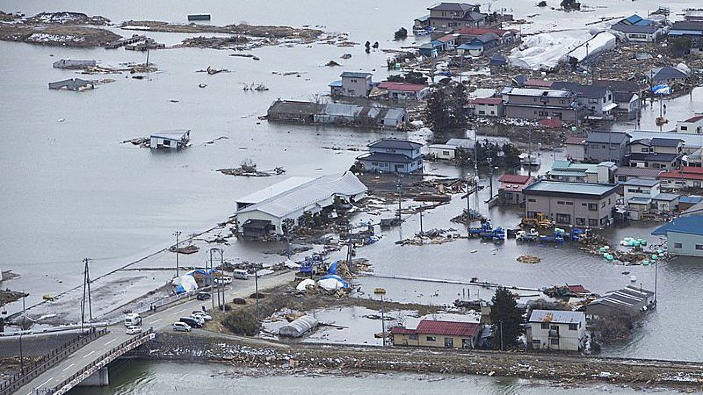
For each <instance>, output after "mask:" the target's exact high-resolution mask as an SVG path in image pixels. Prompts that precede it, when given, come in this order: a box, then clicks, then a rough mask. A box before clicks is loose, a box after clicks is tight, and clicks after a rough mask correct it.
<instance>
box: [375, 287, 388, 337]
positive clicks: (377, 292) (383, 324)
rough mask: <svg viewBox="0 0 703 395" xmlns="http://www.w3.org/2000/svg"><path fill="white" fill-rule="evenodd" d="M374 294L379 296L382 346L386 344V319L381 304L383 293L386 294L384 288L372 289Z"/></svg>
mask: <svg viewBox="0 0 703 395" xmlns="http://www.w3.org/2000/svg"><path fill="white" fill-rule="evenodd" d="M373 293H374V295H377V296H380V297H381V338H382V339H383V347H385V346H386V319H385V308H384V305H383V295H385V294H386V290H385V289H383V288H376V289H374V290H373Z"/></svg>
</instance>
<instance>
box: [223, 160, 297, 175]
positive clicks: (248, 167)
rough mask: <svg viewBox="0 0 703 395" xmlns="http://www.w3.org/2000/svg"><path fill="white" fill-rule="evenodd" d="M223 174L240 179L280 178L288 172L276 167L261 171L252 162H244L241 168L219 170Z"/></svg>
mask: <svg viewBox="0 0 703 395" xmlns="http://www.w3.org/2000/svg"><path fill="white" fill-rule="evenodd" d="M217 171H219V172H220V173H222V174H226V175H228V176H239V177H269V176H278V175H281V174H283V173H285V172H286V170H285V169H284V168H282V167H275V168H274V169H273V170H268V171H259V170H257V169H256V163H252V162H250V161H244V162H243V163H242V164H241V165H240V166H239V167H235V168H231V169H217Z"/></svg>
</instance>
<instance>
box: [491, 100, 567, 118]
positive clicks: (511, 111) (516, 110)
mask: <svg viewBox="0 0 703 395" xmlns="http://www.w3.org/2000/svg"><path fill="white" fill-rule="evenodd" d="M503 112H504V114H505V117H506V118H522V119H547V118H553V119H561V120H562V121H567V122H575V121H578V120H579V113H578V112H577V111H576V110H574V109H572V108H559V109H553V108H541V107H521V106H517V105H514V104H511V103H508V104H505V105H504V106H503Z"/></svg>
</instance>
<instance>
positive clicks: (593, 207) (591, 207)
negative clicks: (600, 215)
mask: <svg viewBox="0 0 703 395" xmlns="http://www.w3.org/2000/svg"><path fill="white" fill-rule="evenodd" d="M588 209H589V210H590V211H598V203H588Z"/></svg>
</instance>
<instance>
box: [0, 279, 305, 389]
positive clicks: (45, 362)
mask: <svg viewBox="0 0 703 395" xmlns="http://www.w3.org/2000/svg"><path fill="white" fill-rule="evenodd" d="M294 277H295V275H294V273H292V272H285V273H282V274H278V275H272V276H266V277H263V278H260V279H259V289H266V288H272V287H276V286H278V285H282V284H286V283H289V282H290V281H292V280H293V279H294ZM232 288H234V289H229V290H227V291H226V292H225V294H226V298H225V300H232V298H233V297H239V298H241V297H248V296H249V295H250V294H252V293H254V291H255V285H254V281H253V280H247V281H238V282H235V283H234V284H233V285H232ZM179 302H180V303H178V304H174V305H171V306H170V307H166V306H164V307H162V308H160V310H158V311H156V312H153V313H150V314H149V315H147V316H145V317H143V318H142V327H143V328H149V329H148V330H145V331H144V332H143V333H141V334H138V335H128V334H126V331H125V326H124V324H123V323H122V322H119V323H116V324H113V325H110V326H106V327H104V328H102V329H97V328H94V329H91V330H89V331H88V332H86V334H85V335H84V336H81V337H80V338H78V339H79V340H75V341H72V342H70V343H67V344H65V345H64V346H62V347H60V348H59V349H57V350H54V351H52V352H51V353H50V354H47V356H45V357H43V358H42V360H40V361H39V362H38V363H37V364H36V365H34V366H33V367H30V368H29V372H28V371H27V370H28V369H25V374H24V375H17V376H16V377H15V378H14V380H9V381H6V382H4V383H1V384H0V395H6V394H8V395H9V394H13V393H16V394H20V395H39V394H64V393H66V392H67V391H68V390H70V389H71V388H73V387H75V386H77V385H107V384H108V381H109V377H108V373H107V366H108V364H110V362H112V361H114V360H115V359H117V358H119V357H121V356H122V355H124V354H125V353H126V352H128V351H130V350H132V349H135V348H137V347H139V346H140V345H142V344H144V343H146V342H148V341H150V340H152V339H154V337H155V336H156V334H157V332H160V331H170V330H171V325H172V324H173V323H174V322H176V321H178V320H179V319H180V318H181V317H186V316H189V315H190V314H191V313H192V312H193V311H194V310H201V308H202V306H205V307H206V308H208V307H210V306H211V303H212V302H211V301H209V300H208V301H200V300H197V299H196V298H195V297H194V296H193V297H190V298H184V299H181V300H179ZM4 338H5V339H7V337H4ZM80 339H82V340H80Z"/></svg>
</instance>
